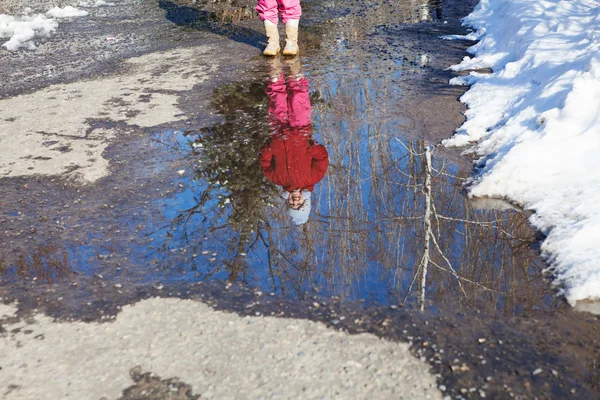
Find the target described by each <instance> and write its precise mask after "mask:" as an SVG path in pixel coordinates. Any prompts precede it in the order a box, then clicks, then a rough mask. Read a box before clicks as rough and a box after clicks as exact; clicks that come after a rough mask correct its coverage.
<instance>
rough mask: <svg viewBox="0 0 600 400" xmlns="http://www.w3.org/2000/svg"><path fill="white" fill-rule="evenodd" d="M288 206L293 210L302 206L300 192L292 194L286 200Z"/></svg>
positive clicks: (302, 198)
mask: <svg viewBox="0 0 600 400" xmlns="http://www.w3.org/2000/svg"><path fill="white" fill-rule="evenodd" d="M287 201H288V205H289V206H290V208H293V209H294V210H297V209H299V208H300V207H301V206H302V204H304V197H303V196H302V192H292V193H290V195H289V196H288V198H287Z"/></svg>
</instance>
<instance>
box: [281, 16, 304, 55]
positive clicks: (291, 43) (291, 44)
mask: <svg viewBox="0 0 600 400" xmlns="http://www.w3.org/2000/svg"><path fill="white" fill-rule="evenodd" d="M299 23H300V20H299V19H290V20H288V21H287V22H286V23H285V48H284V49H283V55H284V56H295V55H297V54H298V24H299Z"/></svg>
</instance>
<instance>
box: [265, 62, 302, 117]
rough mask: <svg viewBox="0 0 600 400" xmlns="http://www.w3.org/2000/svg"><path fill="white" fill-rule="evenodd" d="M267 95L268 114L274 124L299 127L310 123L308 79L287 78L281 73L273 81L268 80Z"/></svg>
mask: <svg viewBox="0 0 600 400" xmlns="http://www.w3.org/2000/svg"><path fill="white" fill-rule="evenodd" d="M266 93H267V96H269V102H268V103H269V115H270V116H271V118H272V119H274V121H273V122H275V125H279V126H281V127H283V126H286V125H287V126H289V127H291V128H300V127H303V126H306V125H310V98H309V96H308V79H306V78H301V79H299V80H295V79H289V80H288V81H287V82H286V80H285V77H284V76H283V74H281V75H280V76H279V79H277V80H276V81H275V82H269V85H268V86H267V90H266Z"/></svg>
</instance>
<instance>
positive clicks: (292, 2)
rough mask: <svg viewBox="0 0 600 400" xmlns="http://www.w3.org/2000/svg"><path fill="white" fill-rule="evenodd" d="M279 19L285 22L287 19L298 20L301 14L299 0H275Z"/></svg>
mask: <svg viewBox="0 0 600 400" xmlns="http://www.w3.org/2000/svg"><path fill="white" fill-rule="evenodd" d="M277 1H278V3H279V7H278V8H279V13H280V14H281V20H282V21H283V23H284V24H287V23H288V21H289V20H299V19H300V16H301V15H302V7H301V6H300V0H277Z"/></svg>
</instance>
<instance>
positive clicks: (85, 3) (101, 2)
mask: <svg viewBox="0 0 600 400" xmlns="http://www.w3.org/2000/svg"><path fill="white" fill-rule="evenodd" d="M114 5H115V3H109V2H107V1H104V0H96V1H93V0H91V1H82V2H80V3H79V6H80V7H102V6H109V7H112V6H114Z"/></svg>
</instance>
